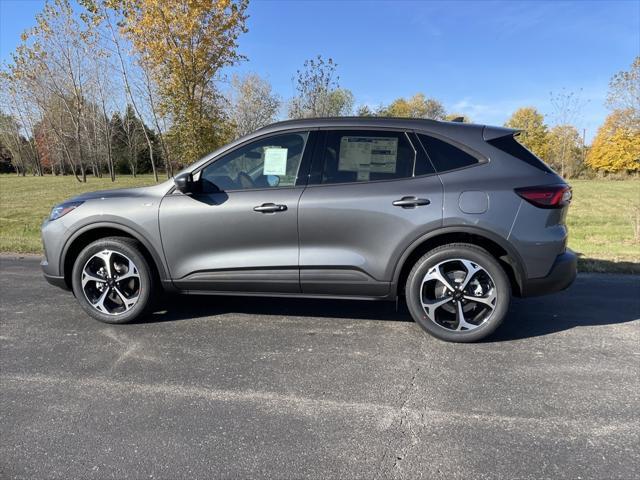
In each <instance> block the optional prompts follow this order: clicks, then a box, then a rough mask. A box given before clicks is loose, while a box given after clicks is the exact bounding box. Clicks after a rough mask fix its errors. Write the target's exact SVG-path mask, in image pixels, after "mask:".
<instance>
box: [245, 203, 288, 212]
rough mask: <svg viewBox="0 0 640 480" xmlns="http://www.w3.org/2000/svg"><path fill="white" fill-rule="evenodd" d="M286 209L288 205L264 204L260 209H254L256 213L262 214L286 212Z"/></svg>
mask: <svg viewBox="0 0 640 480" xmlns="http://www.w3.org/2000/svg"><path fill="white" fill-rule="evenodd" d="M286 209H287V206H286V205H276V204H275V203H263V204H262V205H260V206H258V207H253V211H254V212H260V213H275V212H284V211H285V210H286Z"/></svg>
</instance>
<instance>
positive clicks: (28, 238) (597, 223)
mask: <svg viewBox="0 0 640 480" xmlns="http://www.w3.org/2000/svg"><path fill="white" fill-rule="evenodd" d="M153 183H154V181H153V177H152V176H150V175H144V176H139V177H137V178H133V177H129V176H121V177H118V179H117V180H116V182H115V183H112V182H111V181H110V180H109V179H108V178H103V179H98V178H93V177H90V178H89V179H88V181H87V183H86V184H81V183H79V182H77V181H76V180H75V178H74V177H51V176H48V177H25V178H23V177H16V176H15V175H0V252H13V253H40V252H41V251H42V245H41V243H40V231H39V230H40V224H41V223H42V220H43V219H44V218H45V217H46V216H47V215H48V214H49V212H50V210H51V207H52V206H53V205H54V204H55V203H58V202H61V201H62V200H64V199H66V198H69V197H72V196H74V195H77V194H79V193H82V192H85V191H91V190H101V189H107V188H124V187H132V186H142V185H151V184H153ZM570 183H571V185H572V186H573V202H572V204H571V207H570V209H569V216H568V219H567V223H568V225H569V232H570V238H569V246H570V247H571V248H572V249H573V250H575V251H576V252H578V254H579V255H580V269H581V270H582V271H596V272H625V273H640V242H638V241H637V240H634V237H633V235H634V234H633V214H634V212H635V210H634V209H635V208H640V180H638V179H630V180H623V181H613V180H573V181H571V182H570Z"/></svg>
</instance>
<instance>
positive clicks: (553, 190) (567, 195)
mask: <svg viewBox="0 0 640 480" xmlns="http://www.w3.org/2000/svg"><path fill="white" fill-rule="evenodd" d="M515 190H516V193H517V194H518V195H520V196H521V197H522V198H524V199H525V200H526V201H527V202H529V203H530V204H532V205H535V206H536V207H540V208H561V207H564V206H565V205H567V204H568V203H569V202H570V201H571V187H570V186H569V185H548V186H544V187H524V188H516V189H515Z"/></svg>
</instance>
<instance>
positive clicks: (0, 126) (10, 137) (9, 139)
mask: <svg viewBox="0 0 640 480" xmlns="http://www.w3.org/2000/svg"><path fill="white" fill-rule="evenodd" d="M0 143H1V144H2V145H3V147H4V148H5V149H6V150H7V151H8V153H9V157H10V158H11V165H12V166H13V169H14V171H15V172H16V174H17V175H21V176H23V177H24V176H25V175H26V172H27V165H28V163H29V161H28V158H27V152H26V148H25V145H26V140H25V139H24V137H23V136H22V135H21V134H20V126H19V125H18V122H16V120H15V119H14V118H13V117H12V116H11V115H6V114H4V113H1V112H0Z"/></svg>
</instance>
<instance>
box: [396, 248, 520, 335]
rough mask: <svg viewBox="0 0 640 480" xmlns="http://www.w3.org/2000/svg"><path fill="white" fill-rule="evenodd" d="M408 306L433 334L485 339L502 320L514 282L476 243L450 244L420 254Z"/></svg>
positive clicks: (411, 277)
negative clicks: (422, 254)
mask: <svg viewBox="0 0 640 480" xmlns="http://www.w3.org/2000/svg"><path fill="white" fill-rule="evenodd" d="M406 298H407V306H408V308H409V311H410V312H411V316H412V317H413V319H414V320H415V321H416V322H417V323H418V324H419V325H420V326H421V327H422V328H423V329H425V330H426V331H427V332H428V333H430V334H431V335H433V336H434V337H437V338H439V339H441V340H446V341H450V342H474V341H478V340H481V339H483V338H485V337H487V336H488V335H490V334H491V333H493V331H494V330H495V329H496V328H497V327H498V326H499V325H500V323H502V321H503V319H504V317H505V315H506V313H507V311H508V309H509V302H510V301H511V285H510V283H509V279H508V277H507V275H506V273H505V272H504V270H503V269H502V267H501V266H500V264H499V263H498V261H497V260H496V259H495V258H494V257H493V256H492V255H491V254H490V253H489V252H487V251H486V250H484V249H482V248H480V247H478V246H476V245H471V244H450V245H444V246H441V247H438V248H436V249H434V250H431V251H430V252H428V253H427V254H426V255H424V256H423V257H421V258H420V259H419V260H418V261H417V262H416V264H415V265H414V267H413V269H412V270H411V272H410V273H409V277H408V278H407V285H406Z"/></svg>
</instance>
